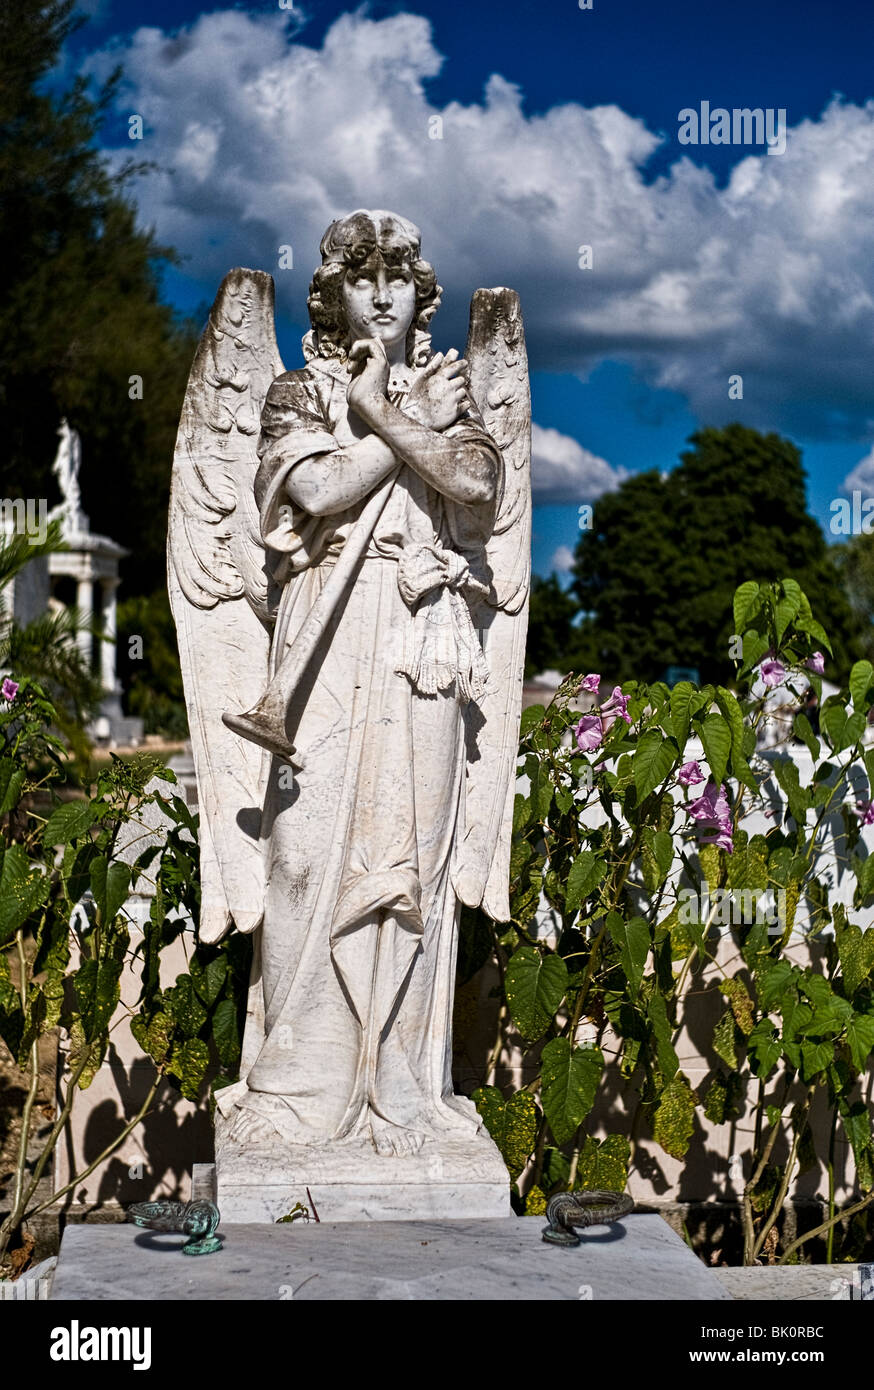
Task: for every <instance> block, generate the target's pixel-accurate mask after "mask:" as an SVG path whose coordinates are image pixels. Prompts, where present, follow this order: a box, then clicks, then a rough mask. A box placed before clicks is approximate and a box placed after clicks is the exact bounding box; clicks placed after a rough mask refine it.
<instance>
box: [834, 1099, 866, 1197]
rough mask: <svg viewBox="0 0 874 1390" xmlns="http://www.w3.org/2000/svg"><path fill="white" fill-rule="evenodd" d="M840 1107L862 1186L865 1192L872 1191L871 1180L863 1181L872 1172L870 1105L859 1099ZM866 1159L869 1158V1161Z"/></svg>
mask: <svg viewBox="0 0 874 1390" xmlns="http://www.w3.org/2000/svg"><path fill="white" fill-rule="evenodd" d="M839 1109H840V1112H841V1119H842V1120H843V1123H844V1129H845V1130H846V1133H847V1138H848V1139H849V1141H850V1145H851V1147H852V1150H853V1157H854V1158H855V1160H856V1170H857V1173H858V1175H859V1180H860V1186H861V1188H862V1190H863V1192H864V1191H870V1188H871V1183H870V1181H865V1182H863V1181H862V1175H863V1174H865V1177H866V1178H867V1177H868V1175H869V1173H870V1158H869V1155H868V1152H867V1151H868V1150H870V1148H871V1116H870V1113H869V1111H868V1107H867V1105H866V1104H865V1102H864V1101H863V1100H857V1101H854V1102H853V1104H852V1105H847V1104H846V1103H844V1105H843V1106H839ZM866 1159H868V1161H867V1162H866Z"/></svg>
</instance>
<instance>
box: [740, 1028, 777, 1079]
mask: <svg viewBox="0 0 874 1390" xmlns="http://www.w3.org/2000/svg"><path fill="white" fill-rule="evenodd" d="M781 1051H782V1046H781V1043H780V1039H779V1037H778V1036H777V1030H776V1028H775V1027H774V1025H773V1023H772V1022H771V1020H770V1019H769V1018H762V1019H760V1020H759V1022H758V1023H757V1024H756V1026H755V1028H754V1029H753V1031H752V1032H751V1033H750V1035H749V1037H748V1038H747V1052H748V1054H749V1058H750V1066H751V1067H752V1070H753V1074H754V1075H755V1076H757V1077H758V1078H759V1079H760V1080H761V1081H767V1079H768V1077H769V1076H770V1075H771V1072H772V1071H773V1070H774V1068H775V1067H776V1065H777V1062H778V1061H779V1059H780V1053H781Z"/></svg>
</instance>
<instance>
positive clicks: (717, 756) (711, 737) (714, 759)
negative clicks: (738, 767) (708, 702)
mask: <svg viewBox="0 0 874 1390" xmlns="http://www.w3.org/2000/svg"><path fill="white" fill-rule="evenodd" d="M699 733H700V735H701V743H702V744H703V747H704V754H705V756H706V758H707V761H708V763H709V764H710V770H711V772H712V773H713V780H714V781H715V782H716V784H717V786H718V785H719V784H720V783H721V782H722V781H723V779H724V777H725V769H726V767H727V766H728V755H729V753H730V752H731V730H730V728H729V726H728V725H727V724H726V722H725V720H724V719H723V717H722V715H721V714H715V713H712V714H708V715H707V716H706V718H705V719H704V720H702V722H701V725H700V727H699Z"/></svg>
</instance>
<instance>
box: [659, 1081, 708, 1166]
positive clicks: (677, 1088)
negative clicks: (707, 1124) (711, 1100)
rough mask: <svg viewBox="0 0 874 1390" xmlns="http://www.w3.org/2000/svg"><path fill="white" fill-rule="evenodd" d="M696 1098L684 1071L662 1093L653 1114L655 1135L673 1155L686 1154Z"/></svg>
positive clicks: (666, 1150)
mask: <svg viewBox="0 0 874 1390" xmlns="http://www.w3.org/2000/svg"><path fill="white" fill-rule="evenodd" d="M697 1101H698V1097H697V1096H696V1094H695V1092H694V1091H693V1090H692V1088H691V1086H690V1085H689V1082H688V1081H687V1080H686V1077H685V1076H683V1074H682V1073H680V1075H679V1076H677V1077H675V1079H674V1080H673V1081H672V1082H671V1083H670V1085H668V1086H666V1087H665V1089H664V1090H663V1091H662V1093H661V1095H660V1096H659V1100H658V1105H657V1106H656V1110H655V1114H654V1116H653V1137H654V1139H655V1141H656V1143H657V1144H660V1145H661V1147H662V1148H663V1149H664V1151H665V1153H666V1154H670V1155H671V1157H672V1158H684V1157H685V1155H686V1150H687V1149H688V1147H689V1140H690V1139H691V1138H692V1131H693V1129H694V1114H695V1106H696V1104H697Z"/></svg>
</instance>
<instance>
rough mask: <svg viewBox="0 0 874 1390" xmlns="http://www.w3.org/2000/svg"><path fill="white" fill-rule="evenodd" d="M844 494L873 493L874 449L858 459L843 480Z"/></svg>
mask: <svg viewBox="0 0 874 1390" xmlns="http://www.w3.org/2000/svg"><path fill="white" fill-rule="evenodd" d="M843 490H844V492H848V493H852V492H866V493H869V494H870V493H874V449H872V450H871V452H870V453H868V454H866V455H865V457H864V458H863V459H860V460H859V462H858V463H857V464H856V467H855V468H853V469H852V470H851V471H850V472H849V473H848V474H847V476H846V478H844V481H843Z"/></svg>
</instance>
